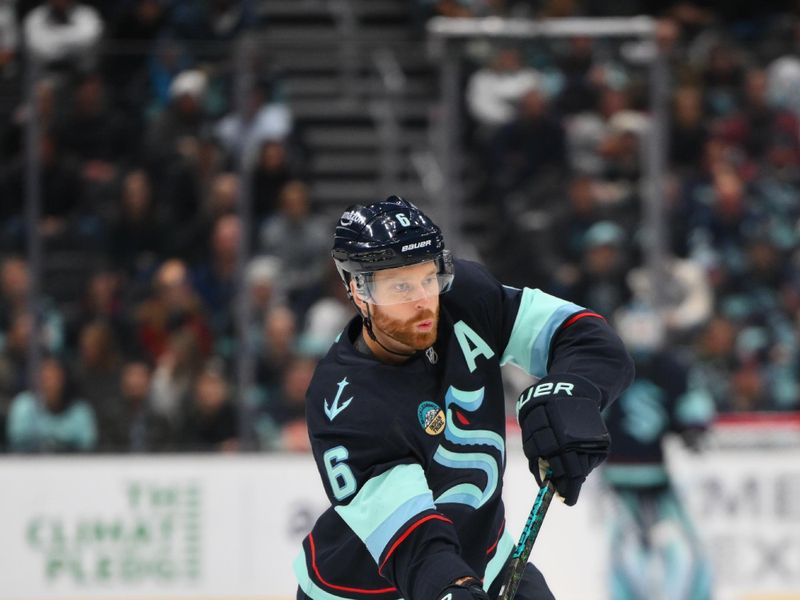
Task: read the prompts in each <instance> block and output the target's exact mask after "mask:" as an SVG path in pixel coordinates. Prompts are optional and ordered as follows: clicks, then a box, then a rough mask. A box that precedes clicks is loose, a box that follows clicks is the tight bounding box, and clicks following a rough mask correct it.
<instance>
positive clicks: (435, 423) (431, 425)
mask: <svg viewBox="0 0 800 600" xmlns="http://www.w3.org/2000/svg"><path fill="white" fill-rule="evenodd" d="M417 418H418V419H419V424H420V425H422V428H423V429H424V430H425V433H427V434H428V435H439V434H440V433H442V431H443V430H444V425H445V416H444V411H443V410H442V409H441V408H439V406H438V405H436V404H434V403H433V402H423V403H422V404H420V405H419V408H418V409H417Z"/></svg>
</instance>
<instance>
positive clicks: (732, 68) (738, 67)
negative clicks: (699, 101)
mask: <svg viewBox="0 0 800 600" xmlns="http://www.w3.org/2000/svg"><path fill="white" fill-rule="evenodd" d="M702 78H703V89H704V90H705V99H704V102H705V107H706V111H707V112H708V113H709V114H710V115H711V116H714V117H722V116H726V115H729V114H730V113H731V112H732V111H733V110H735V108H736V106H737V105H738V103H739V102H740V100H741V96H742V89H741V88H742V82H743V78H744V70H743V68H742V57H741V52H740V51H739V49H738V48H735V47H732V46H731V45H730V44H727V43H725V42H723V41H718V42H716V43H714V44H712V45H711V47H710V48H709V49H708V54H707V56H706V57H705V59H704V63H703V68H702Z"/></svg>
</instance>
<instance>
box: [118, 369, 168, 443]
mask: <svg viewBox="0 0 800 600" xmlns="http://www.w3.org/2000/svg"><path fill="white" fill-rule="evenodd" d="M151 386H152V371H151V369H150V366H149V365H148V364H147V363H146V362H144V361H141V360H131V361H129V362H127V363H125V364H124V365H123V367H122V375H121V377H120V381H119V389H118V391H117V393H116V394H115V395H114V396H113V400H110V402H113V403H114V404H116V405H117V406H118V408H119V413H120V418H119V419H117V420H116V421H115V422H113V423H109V425H108V426H109V429H108V430H107V431H104V432H103V436H104V437H105V439H106V440H108V447H109V449H110V450H111V451H113V452H126V451H130V452H158V451H163V450H171V449H173V448H174V444H175V437H176V435H175V433H174V432H173V430H172V429H171V427H170V425H169V422H168V421H167V420H166V419H165V418H163V417H161V416H160V415H158V414H157V413H155V412H154V411H153V409H152V408H151V403H152V393H151Z"/></svg>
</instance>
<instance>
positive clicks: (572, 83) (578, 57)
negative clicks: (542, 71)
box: [555, 36, 599, 115]
mask: <svg viewBox="0 0 800 600" xmlns="http://www.w3.org/2000/svg"><path fill="white" fill-rule="evenodd" d="M594 51H595V43H594V41H593V40H592V38H590V37H587V36H575V37H572V38H570V39H569V40H568V42H567V51H566V52H565V53H564V54H563V55H561V56H558V57H557V67H558V73H559V74H560V75H561V77H562V78H563V83H562V87H561V90H560V92H559V94H558V97H557V98H556V99H555V104H556V106H557V107H558V110H559V112H561V113H562V114H564V115H574V114H579V113H585V112H588V111H591V110H593V109H594V107H595V106H596V104H597V101H598V96H599V89H598V86H597V82H596V80H595V78H593V77H592V74H593V71H592V68H593V66H594V63H595V53H594Z"/></svg>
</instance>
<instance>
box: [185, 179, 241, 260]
mask: <svg viewBox="0 0 800 600" xmlns="http://www.w3.org/2000/svg"><path fill="white" fill-rule="evenodd" d="M239 186H240V183H239V176H238V175H237V174H236V173H231V172H227V171H225V172H222V173H217V174H215V175H214V176H213V178H212V180H211V181H210V182H209V187H208V189H206V190H204V200H203V202H202V204H201V205H199V206H196V207H195V210H194V211H193V213H192V214H191V218H190V219H188V220H185V221H178V222H176V223H175V225H176V226H177V233H176V234H175V236H174V240H173V247H174V253H175V254H176V255H177V256H179V257H180V258H183V259H185V260H186V261H187V262H189V263H192V264H194V263H198V262H201V261H207V260H210V259H211V256H212V251H211V249H210V247H209V245H208V242H209V241H211V238H212V237H213V235H214V229H215V228H216V227H217V222H218V221H219V220H220V219H221V218H223V217H226V216H231V215H235V214H236V212H237V208H238V203H239Z"/></svg>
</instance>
